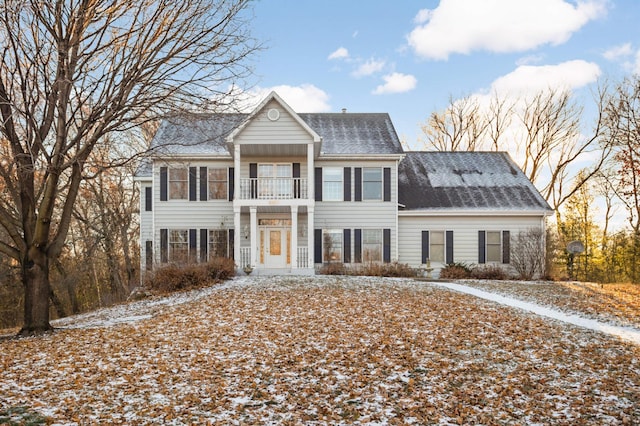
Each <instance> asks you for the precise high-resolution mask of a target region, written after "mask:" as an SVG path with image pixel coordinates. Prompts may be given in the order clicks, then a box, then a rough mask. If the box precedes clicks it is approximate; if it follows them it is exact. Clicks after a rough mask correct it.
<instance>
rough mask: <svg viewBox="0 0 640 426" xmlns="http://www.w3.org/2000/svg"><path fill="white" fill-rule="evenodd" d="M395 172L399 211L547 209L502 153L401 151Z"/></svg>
mask: <svg viewBox="0 0 640 426" xmlns="http://www.w3.org/2000/svg"><path fill="white" fill-rule="evenodd" d="M398 173H399V176H398V179H399V182H398V194H399V195H398V201H399V203H400V204H404V205H405V209H416V210H428V209H434V210H435V209H477V210H506V211H516V210H517V211H522V210H525V211H526V210H532V211H533V210H535V211H540V210H551V208H550V207H549V204H548V203H547V202H546V201H545V200H544V198H543V197H542V196H541V195H540V193H539V192H538V190H537V189H536V188H535V187H534V186H533V184H532V183H531V182H530V181H529V179H528V178H527V177H526V176H525V175H524V173H523V172H522V171H521V170H520V169H519V168H518V166H517V165H516V164H515V163H514V162H513V160H511V158H510V157H509V154H507V153H506V152H407V153H406V157H405V158H404V160H402V161H401V162H400V166H399V169H398Z"/></svg>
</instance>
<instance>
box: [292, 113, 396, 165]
mask: <svg viewBox="0 0 640 426" xmlns="http://www.w3.org/2000/svg"><path fill="white" fill-rule="evenodd" d="M299 116H300V118H302V120H304V121H305V123H307V124H308V125H309V127H311V128H312V129H313V130H314V131H315V132H316V133H317V134H318V135H320V137H322V153H323V154H338V155H339V154H401V153H402V152H403V150H402V146H401V145H400V139H398V135H397V133H396V130H395V128H394V127H393V123H392V122H391V117H389V114H386V113H313V114H299Z"/></svg>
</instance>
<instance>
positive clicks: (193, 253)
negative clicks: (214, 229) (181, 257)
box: [189, 167, 198, 262]
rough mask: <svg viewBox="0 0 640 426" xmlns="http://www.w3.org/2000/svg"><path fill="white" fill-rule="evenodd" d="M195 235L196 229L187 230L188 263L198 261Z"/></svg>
mask: <svg viewBox="0 0 640 426" xmlns="http://www.w3.org/2000/svg"><path fill="white" fill-rule="evenodd" d="M194 168H195V167H194ZM197 235H198V230H197V229H189V261H190V262H195V261H196V259H198V250H197V248H198V240H197Z"/></svg>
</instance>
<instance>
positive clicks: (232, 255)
mask: <svg viewBox="0 0 640 426" xmlns="http://www.w3.org/2000/svg"><path fill="white" fill-rule="evenodd" d="M235 235H236V233H235V230H233V229H229V254H228V255H229V257H230V258H231V259H235V258H236V250H235V247H236V240H235Z"/></svg>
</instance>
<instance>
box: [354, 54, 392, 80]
mask: <svg viewBox="0 0 640 426" xmlns="http://www.w3.org/2000/svg"><path fill="white" fill-rule="evenodd" d="M384 66H385V62H384V61H378V60H375V59H373V58H372V59H369V60H368V61H366V62H365V63H363V64H361V65H360V66H359V67H358V68H356V69H355V71H353V72H352V73H351V75H353V76H354V77H364V76H367V75H371V74H375V73H377V72H378V71H382V69H383V68H384Z"/></svg>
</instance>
